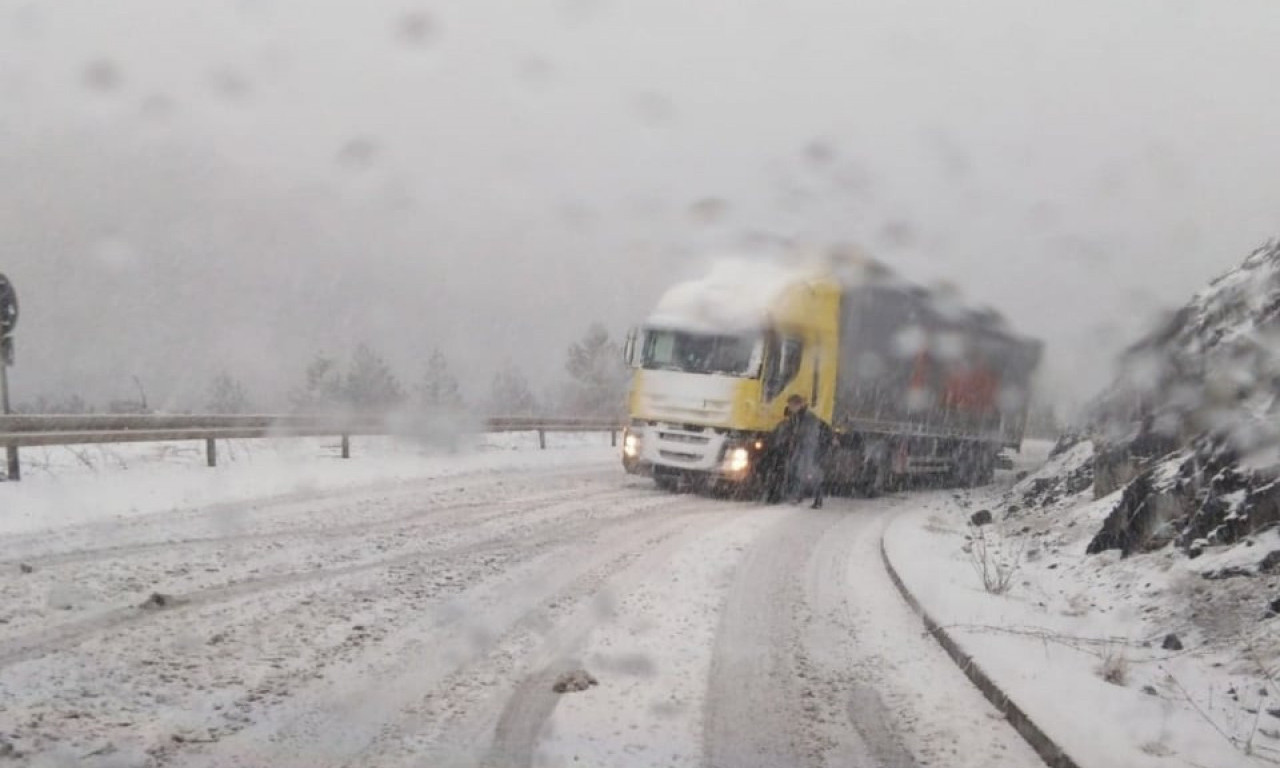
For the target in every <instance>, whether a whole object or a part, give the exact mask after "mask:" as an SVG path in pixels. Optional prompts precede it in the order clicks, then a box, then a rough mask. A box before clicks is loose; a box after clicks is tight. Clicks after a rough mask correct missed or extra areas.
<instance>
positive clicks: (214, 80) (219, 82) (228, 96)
mask: <svg viewBox="0 0 1280 768" xmlns="http://www.w3.org/2000/svg"><path fill="white" fill-rule="evenodd" d="M209 85H210V87H212V88H213V92H214V94H216V95H217V96H219V97H220V98H222V99H225V100H226V101H233V102H240V101H244V100H245V99H246V98H248V96H249V91H250V87H249V81H248V79H247V78H245V77H244V76H243V75H241V74H240V73H238V72H235V71H233V70H230V69H220V70H217V71H215V72H213V73H212V74H211V75H210V76H209Z"/></svg>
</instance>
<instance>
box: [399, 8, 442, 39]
mask: <svg viewBox="0 0 1280 768" xmlns="http://www.w3.org/2000/svg"><path fill="white" fill-rule="evenodd" d="M437 30H438V28H437V26H436V22H435V19H434V18H432V16H431V14H429V13H427V12H426V11H423V10H416V11H409V12H407V13H403V14H401V15H400V17H399V18H398V19H396V22H395V37H396V40H398V41H400V42H401V43H402V44H404V45H406V46H408V47H411V48H425V47H426V46H428V45H430V44H431V42H432V41H433V40H435V37H436V34H437Z"/></svg>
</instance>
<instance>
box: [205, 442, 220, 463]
mask: <svg viewBox="0 0 1280 768" xmlns="http://www.w3.org/2000/svg"><path fill="white" fill-rule="evenodd" d="M204 455H205V458H206V459H208V462H209V466H211V467H216V466H218V441H217V440H214V439H213V438H209V439H208V440H205V441H204Z"/></svg>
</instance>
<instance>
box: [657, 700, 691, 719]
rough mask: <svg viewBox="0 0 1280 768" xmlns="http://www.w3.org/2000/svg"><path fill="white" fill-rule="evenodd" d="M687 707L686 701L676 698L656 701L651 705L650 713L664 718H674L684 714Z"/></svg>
mask: <svg viewBox="0 0 1280 768" xmlns="http://www.w3.org/2000/svg"><path fill="white" fill-rule="evenodd" d="M687 708H688V707H687V706H686V705H685V703H684V702H681V701H676V700H675V699H671V700H668V701H655V702H654V703H653V704H652V705H650V707H649V713H650V714H652V715H653V716H654V717H658V718H662V719H674V718H677V717H680V716H681V715H683V714H684V711H685V710H686V709H687Z"/></svg>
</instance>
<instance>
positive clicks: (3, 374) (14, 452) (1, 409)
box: [0, 360, 22, 483]
mask: <svg viewBox="0 0 1280 768" xmlns="http://www.w3.org/2000/svg"><path fill="white" fill-rule="evenodd" d="M9 411H10V408H9V371H8V368H7V367H6V365H5V362H4V360H0V413H4V414H5V415H8V414H9ZM4 453H5V459H6V461H5V463H6V464H7V465H8V470H7V474H6V475H5V479H6V480H9V481H11V482H15V483H16V482H17V481H19V480H21V479H22V464H21V463H20V462H19V461H18V446H16V445H6V446H5V447H4Z"/></svg>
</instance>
